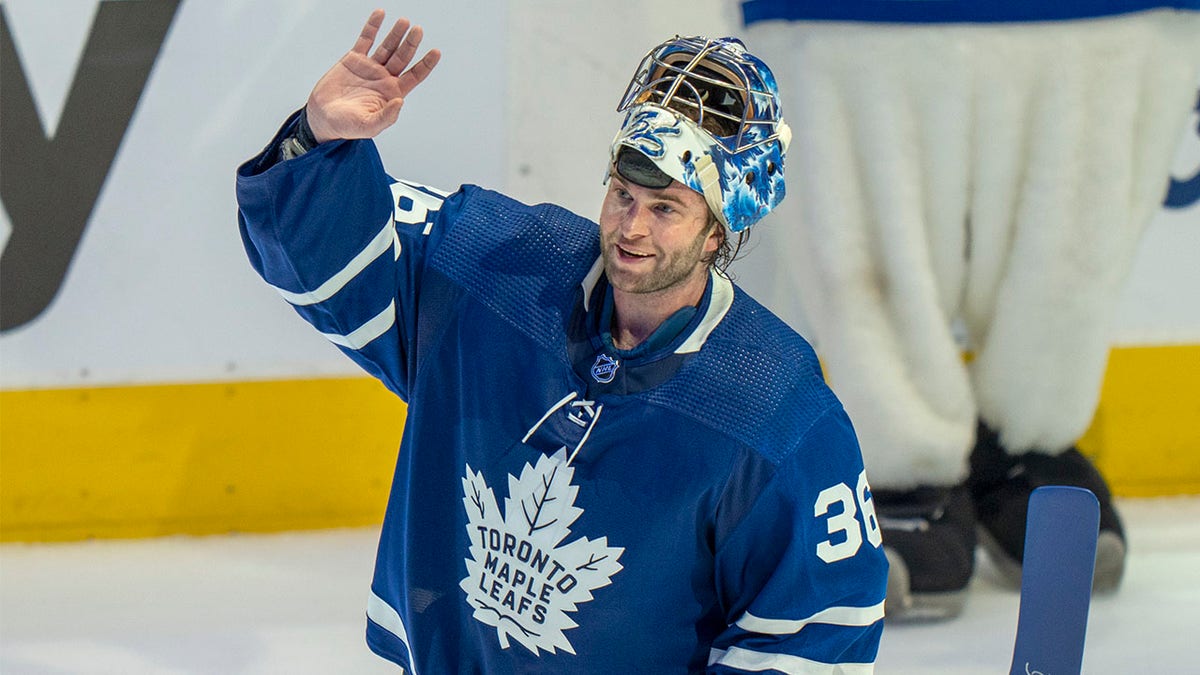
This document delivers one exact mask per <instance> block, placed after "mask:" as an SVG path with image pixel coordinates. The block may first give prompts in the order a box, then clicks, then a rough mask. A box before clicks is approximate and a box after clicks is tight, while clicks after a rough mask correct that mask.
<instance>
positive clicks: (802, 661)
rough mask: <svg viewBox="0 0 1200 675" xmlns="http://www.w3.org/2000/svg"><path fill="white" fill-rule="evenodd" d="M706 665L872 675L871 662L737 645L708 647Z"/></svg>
mask: <svg viewBox="0 0 1200 675" xmlns="http://www.w3.org/2000/svg"><path fill="white" fill-rule="evenodd" d="M708 665H710V666H715V665H721V666H728V667H730V668H737V669H738V670H745V671H749V672H752V673H761V672H764V671H768V670H776V671H780V672H784V673H790V674H791V675H872V673H874V672H875V664H873V663H821V662H820V661H813V660H811V659H806V658H803V657H800V656H792V655H791V654H768V653H766V652H756V651H752V650H749V649H743V648H741V647H730V648H729V649H728V650H727V651H721V650H719V649H714V650H712V652H711V653H710V654H709V657H708Z"/></svg>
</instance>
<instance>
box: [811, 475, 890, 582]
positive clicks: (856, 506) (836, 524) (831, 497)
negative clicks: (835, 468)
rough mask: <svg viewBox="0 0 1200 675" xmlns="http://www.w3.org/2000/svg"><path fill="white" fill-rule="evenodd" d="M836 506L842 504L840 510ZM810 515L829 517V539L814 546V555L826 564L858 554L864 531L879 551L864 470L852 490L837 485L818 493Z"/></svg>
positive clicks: (843, 484)
mask: <svg viewBox="0 0 1200 675" xmlns="http://www.w3.org/2000/svg"><path fill="white" fill-rule="evenodd" d="M837 504H841V507H840V508H839V507H837V506H836V505H837ZM813 515H814V516H816V517H817V518H821V517H823V516H827V517H828V518H829V520H828V523H829V539H826V540H825V541H823V542H821V543H819V544H817V556H818V557H819V558H821V560H824V561H825V562H827V563H831V562H837V561H838V560H845V559H846V558H850V557H852V556H853V555H854V554H855V553H858V549H859V548H861V547H862V543H863V533H864V532H865V533H866V536H867V541H868V542H870V544H871V546H874V547H875V548H879V546H880V544H882V543H883V536H882V535H880V533H879V521H878V520H876V518H875V503H874V502H873V501H872V499H871V488H870V487H869V486H868V485H867V472H866V471H863V472H862V473H860V474H858V485H856V486H855V487H854V489H851V488H850V486H849V485H846V484H845V483H838V484H837V485H834V486H832V487H828V488H825V489H824V490H821V494H819V495H817V502H816V504H814V505H813Z"/></svg>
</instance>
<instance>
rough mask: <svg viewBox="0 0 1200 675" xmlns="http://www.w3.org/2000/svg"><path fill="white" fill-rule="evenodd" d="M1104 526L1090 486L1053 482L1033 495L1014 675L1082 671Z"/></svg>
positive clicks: (1065, 674) (1064, 674)
mask: <svg viewBox="0 0 1200 675" xmlns="http://www.w3.org/2000/svg"><path fill="white" fill-rule="evenodd" d="M1099 530H1100V505H1099V502H1097V500H1096V495H1094V494H1092V493H1091V491H1089V490H1086V489H1084V488H1078V487H1066V486H1062V485H1052V486H1046V487H1040V488H1038V489H1036V490H1034V491H1033V494H1032V495H1030V497H1029V516H1028V519H1027V521H1026V529H1025V556H1024V561H1023V563H1022V565H1021V610H1020V614H1019V615H1018V617H1017V639H1016V643H1015V644H1014V646H1013V661H1012V669H1011V670H1010V671H1009V672H1010V675H1079V671H1080V668H1081V667H1082V665H1083V642H1084V637H1085V636H1086V634H1087V619H1088V606H1089V605H1090V604H1091V600H1092V573H1093V571H1094V570H1095V566H1096V537H1097V535H1098V533H1099Z"/></svg>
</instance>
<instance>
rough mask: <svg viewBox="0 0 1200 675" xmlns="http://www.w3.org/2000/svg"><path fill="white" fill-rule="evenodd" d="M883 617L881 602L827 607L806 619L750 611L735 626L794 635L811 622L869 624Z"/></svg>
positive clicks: (756, 631)
mask: <svg viewBox="0 0 1200 675" xmlns="http://www.w3.org/2000/svg"><path fill="white" fill-rule="evenodd" d="M882 618H883V603H882V602H881V603H879V604H877V605H871V606H870V607H827V608H825V609H823V610H821V611H819V612H817V613H816V614H813V615H812V616H810V617H808V618H806V619H764V618H762V617H758V616H754V615H753V614H751V613H750V612H746V613H745V614H743V615H742V618H740V619H738V620H737V627H738V628H741V629H742V630H747V631H750V632H752V633H764V634H766V635H794V634H796V633H799V632H800V631H801V630H802V629H803V628H804V627H805V626H807V625H809V624H812V623H826V624H832V625H835V626H870V625H871V624H873V623H875V622H876V621H879V620H880V619H882Z"/></svg>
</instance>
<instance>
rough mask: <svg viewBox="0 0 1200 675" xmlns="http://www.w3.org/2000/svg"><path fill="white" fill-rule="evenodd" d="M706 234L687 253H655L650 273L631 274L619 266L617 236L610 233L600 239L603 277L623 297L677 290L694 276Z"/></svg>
mask: <svg viewBox="0 0 1200 675" xmlns="http://www.w3.org/2000/svg"><path fill="white" fill-rule="evenodd" d="M707 238H708V235H707V232H702V233H701V234H700V235H699V236H697V237H696V239H695V241H693V242H692V245H691V246H689V247H688V248H687V249H686V250H682V251H676V252H674V253H673V254H664V253H663V252H662V251H657V252H656V255H655V258H654V266H653V268H652V269H650V270H648V271H646V272H644V273H641V274H639V273H634V272H631V271H630V270H628V269H625V268H622V267H621V266H620V261H619V260H617V259H616V257H617V255H618V254H617V249H616V242H617V239H618V237H617V235H616V233H613V234H611V235H609V236H606V237H602V238H601V256H602V257H603V258H604V273H605V276H607V277H608V283H609V284H611V285H612V286H613V288H616V289H617V290H620V291H622V292H625V293H638V294H647V293H658V292H661V291H665V290H669V289H671V288H674V287H677V286H680V285H682V284H684V283H686V282H687V280H688V279H689V278H690V277H691V276H692V275H693V274H695V273H696V268H697V265H698V264H699V265H700V266H706V265H705V264H704V263H698V261H699V260H700V258H701V256H702V252H703V250H704V243H705V240H706V239H707Z"/></svg>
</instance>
